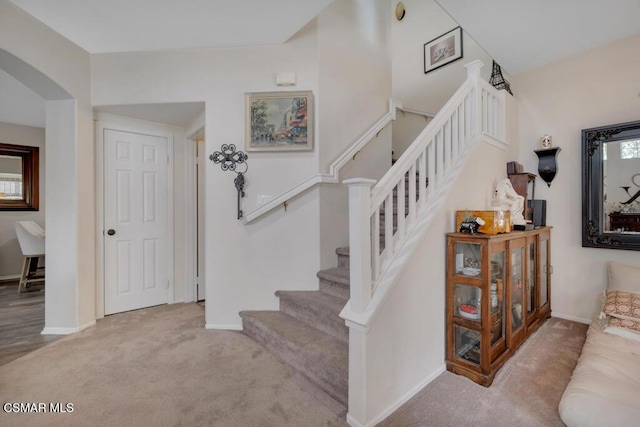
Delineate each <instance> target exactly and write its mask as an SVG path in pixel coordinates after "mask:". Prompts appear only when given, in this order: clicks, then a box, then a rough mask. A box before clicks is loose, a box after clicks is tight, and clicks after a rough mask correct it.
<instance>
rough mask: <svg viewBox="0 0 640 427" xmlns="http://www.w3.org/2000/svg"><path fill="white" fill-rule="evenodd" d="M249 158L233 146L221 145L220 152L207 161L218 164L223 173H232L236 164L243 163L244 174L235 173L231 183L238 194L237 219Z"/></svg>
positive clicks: (240, 213)
mask: <svg viewBox="0 0 640 427" xmlns="http://www.w3.org/2000/svg"><path fill="white" fill-rule="evenodd" d="M248 158H249V156H248V155H247V154H246V153H244V152H242V151H236V146H235V145H234V144H222V147H220V151H216V152H214V153H213V154H212V155H210V156H209V160H211V161H212V162H213V163H215V164H219V165H220V167H221V168H222V170H223V171H227V170H230V171H233V172H235V170H236V164H241V163H244V165H245V166H246V169H245V170H244V172H237V174H238V176H236V178H235V179H234V180H233V183H234V185H235V187H236V191H237V193H238V219H241V218H242V209H240V199H241V198H243V197H244V196H245V194H244V184H245V179H244V174H245V173H247V171H248V170H249V164H248V163H247V159H248Z"/></svg>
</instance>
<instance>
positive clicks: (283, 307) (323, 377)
mask: <svg viewBox="0 0 640 427" xmlns="http://www.w3.org/2000/svg"><path fill="white" fill-rule="evenodd" d="M408 180H409V175H406V177H405V182H407V185H408ZM417 183H418V180H417V179H416V185H417ZM395 201H397V192H396V193H394V205H395V206H396V209H394V211H393V217H394V220H393V223H394V224H397V216H398V211H397V204H396V203H395ZM405 206H407V207H408V206H409V193H408V192H407V193H406V194H405ZM381 215H382V216H384V213H382V214H381ZM382 224H384V222H382ZM395 227H396V226H395V225H394V231H395ZM384 235H385V229H384V227H380V241H381V242H384ZM336 255H337V257H338V266H337V267H334V268H330V269H327V270H321V271H319V272H318V273H317V276H318V280H319V290H318V291H277V292H276V294H275V295H276V296H277V297H278V298H279V299H280V310H279V311H242V312H240V317H241V318H242V323H243V332H244V334H245V335H247V336H249V337H251V338H253V339H254V340H255V341H257V342H259V343H260V344H261V345H262V346H264V347H265V348H267V349H268V350H269V351H270V352H271V353H273V354H275V355H276V356H277V357H278V358H279V359H281V360H282V361H284V362H285V363H287V364H288V365H289V366H291V367H292V368H294V369H296V370H297V371H299V372H300V373H301V374H302V375H304V376H305V377H307V378H308V379H309V380H310V381H311V382H312V383H314V384H315V385H316V386H317V387H318V388H320V389H321V390H322V391H324V392H325V393H327V394H328V395H329V396H331V397H332V398H334V399H335V400H336V401H338V402H339V403H341V404H343V405H345V406H346V405H347V398H348V380H349V374H348V366H349V329H348V328H347V326H346V325H345V323H344V320H343V319H341V318H340V316H339V313H340V311H341V310H342V309H343V308H344V306H345V305H346V303H347V301H348V300H349V296H350V295H349V275H350V271H349V248H348V247H344V248H338V249H336Z"/></svg>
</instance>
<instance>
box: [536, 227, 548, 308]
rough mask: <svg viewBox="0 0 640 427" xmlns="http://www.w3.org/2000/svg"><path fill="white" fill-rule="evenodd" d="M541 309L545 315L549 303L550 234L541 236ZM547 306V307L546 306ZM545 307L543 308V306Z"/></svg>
mask: <svg viewBox="0 0 640 427" xmlns="http://www.w3.org/2000/svg"><path fill="white" fill-rule="evenodd" d="M538 262H539V263H540V270H539V271H540V309H541V310H540V311H541V312H542V313H541V315H545V314H546V313H545V312H546V311H547V310H548V308H549V307H548V305H547V304H548V303H549V273H550V271H549V269H550V266H549V235H548V234H547V235H541V236H540V259H539V260H538ZM545 306H546V307H545ZM543 307H544V308H545V309H544V310H542V308H543Z"/></svg>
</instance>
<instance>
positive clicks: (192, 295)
mask: <svg viewBox="0 0 640 427" xmlns="http://www.w3.org/2000/svg"><path fill="white" fill-rule="evenodd" d="M197 133H198V132H196V133H195V134H194V133H190V134H188V136H187V137H186V138H185V142H186V143H185V147H184V171H185V180H184V195H185V197H184V199H185V203H184V211H185V212H184V213H185V221H184V245H185V253H184V299H185V301H189V302H195V301H196V299H197V298H198V295H197V290H196V289H195V287H196V277H197V271H195V270H196V262H195V257H196V253H197V251H196V250H195V246H196V245H197V241H198V240H197V237H196V233H197V229H198V228H197V226H196V220H197V219H196V218H197V217H196V214H197V212H196V200H197V198H198V195H197V194H196V188H197V186H196V184H195V180H196V179H197V178H196V177H195V174H196V167H195V166H196V161H197V160H196V152H195V150H196V147H195V144H196V142H195V139H193V138H195V137H196V136H197Z"/></svg>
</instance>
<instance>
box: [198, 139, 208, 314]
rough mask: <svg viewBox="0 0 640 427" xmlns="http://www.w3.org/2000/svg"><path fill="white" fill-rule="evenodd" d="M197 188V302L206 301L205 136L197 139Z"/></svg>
mask: <svg viewBox="0 0 640 427" xmlns="http://www.w3.org/2000/svg"><path fill="white" fill-rule="evenodd" d="M196 156H197V159H196V187H197V189H198V190H197V194H196V199H197V216H198V219H197V227H198V230H197V233H196V239H197V241H198V243H197V247H198V250H197V256H196V263H197V267H196V270H197V274H198V277H197V278H196V280H197V300H198V301H202V300H204V299H205V293H204V283H205V282H204V218H205V216H204V182H205V181H204V165H205V162H206V154H205V150H204V135H203V136H201V137H198V138H197V139H196Z"/></svg>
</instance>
